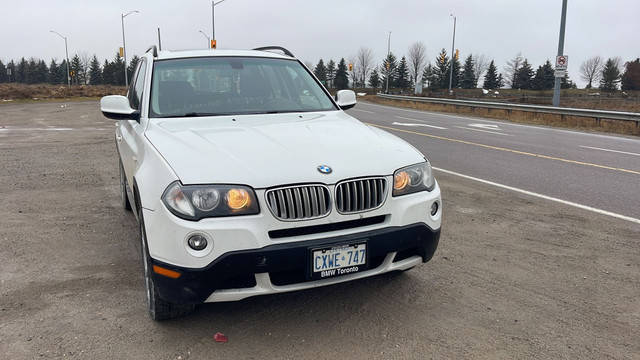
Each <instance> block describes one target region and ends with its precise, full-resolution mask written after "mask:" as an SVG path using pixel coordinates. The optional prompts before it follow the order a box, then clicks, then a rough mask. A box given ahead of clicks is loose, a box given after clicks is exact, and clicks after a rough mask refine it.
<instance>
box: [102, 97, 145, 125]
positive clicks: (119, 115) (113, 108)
mask: <svg viewBox="0 0 640 360" xmlns="http://www.w3.org/2000/svg"><path fill="white" fill-rule="evenodd" d="M100 110H101V111H102V115H104V116H105V117H107V118H109V119H113V120H136V121H138V120H139V119H140V111H138V110H134V109H132V108H131V105H129V99H127V98H126V97H124V96H122V95H108V96H105V97H103V98H102V99H101V100H100Z"/></svg>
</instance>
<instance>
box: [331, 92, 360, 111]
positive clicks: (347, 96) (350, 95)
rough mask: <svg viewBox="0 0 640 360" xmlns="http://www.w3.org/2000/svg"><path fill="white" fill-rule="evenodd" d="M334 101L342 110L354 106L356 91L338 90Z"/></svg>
mask: <svg viewBox="0 0 640 360" xmlns="http://www.w3.org/2000/svg"><path fill="white" fill-rule="evenodd" d="M336 103H338V106H340V109H342V110H348V109H351V108H352V107H354V106H356V93H355V92H353V90H339V91H338V93H337V94H336Z"/></svg>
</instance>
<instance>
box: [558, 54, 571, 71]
mask: <svg viewBox="0 0 640 360" xmlns="http://www.w3.org/2000/svg"><path fill="white" fill-rule="evenodd" d="M568 63H569V57H568V56H567V55H558V56H556V71H558V70H567V64H568Z"/></svg>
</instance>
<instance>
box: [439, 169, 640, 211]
mask: <svg viewBox="0 0 640 360" xmlns="http://www.w3.org/2000/svg"><path fill="white" fill-rule="evenodd" d="M433 169H434V170H437V171H442V172H443V173H447V174H450V175H454V176H458V177H461V178H465V179H469V180H473V181H477V182H481V183H483V184H487V185H491V186H495V187H498V188H501V189H505V190H510V191H515V192H518V193H521V194H525V195H529V196H533V197H537V198H540V199H544V200H549V201H554V202H557V203H560V204H563V205H568V206H573V207H576V208H578V209H582V210H587V211H591V212H594V213H596V214H600V215H606V216H611V217H614V218H616V219H620V220H625V221H630V222H632V223H636V224H640V219H636V218H633V217H630V216H626V215H621V214H617V213H614V212H611V211H606V210H602V209H598V208H594V207H591V206H587V205H582V204H578V203H574V202H571V201H566V200H562V199H558V198H554V197H551V196H547V195H542V194H538V193H534V192H532V191H528V190H523V189H518V188H515V187H512V186H507V185H503V184H498V183H495V182H493V181H489V180H483V179H479V178H476V177H473V176H469V175H464V174H460V173H457V172H453V171H449V170H445V169H440V168H437V167H434V168H433Z"/></svg>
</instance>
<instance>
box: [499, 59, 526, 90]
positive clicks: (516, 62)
mask: <svg viewBox="0 0 640 360" xmlns="http://www.w3.org/2000/svg"><path fill="white" fill-rule="evenodd" d="M523 61H524V59H523V58H522V52H518V55H516V57H514V58H513V59H511V60H509V61H507V66H506V67H505V68H504V76H505V79H506V83H507V85H509V87H513V83H514V82H515V77H516V74H517V73H518V70H520V67H522V62H523Z"/></svg>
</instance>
